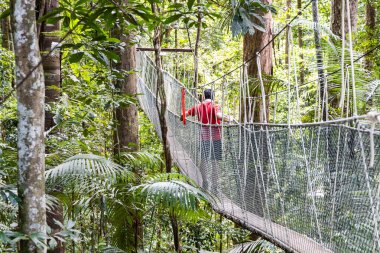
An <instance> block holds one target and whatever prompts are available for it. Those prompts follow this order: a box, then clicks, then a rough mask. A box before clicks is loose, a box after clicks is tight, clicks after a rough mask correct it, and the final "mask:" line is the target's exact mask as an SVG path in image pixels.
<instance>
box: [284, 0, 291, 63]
mask: <svg viewBox="0 0 380 253" xmlns="http://www.w3.org/2000/svg"><path fill="white" fill-rule="evenodd" d="M291 6H292V0H286V22H288V21H289V19H290V10H291ZM290 29H291V27H290V26H287V27H286V31H285V64H286V67H288V66H289V34H290Z"/></svg>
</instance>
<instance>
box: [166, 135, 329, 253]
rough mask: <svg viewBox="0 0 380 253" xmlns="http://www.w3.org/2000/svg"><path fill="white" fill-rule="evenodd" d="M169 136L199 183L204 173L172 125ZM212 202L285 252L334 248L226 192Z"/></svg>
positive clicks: (313, 252)
mask: <svg viewBox="0 0 380 253" xmlns="http://www.w3.org/2000/svg"><path fill="white" fill-rule="evenodd" d="M168 138H169V142H170V149H171V153H172V156H173V160H174V162H175V163H176V164H177V166H178V167H179V168H180V169H181V171H182V173H184V174H185V175H187V176H189V177H190V178H191V179H193V180H194V181H195V182H196V183H197V184H198V185H202V176H201V173H200V171H199V168H198V167H197V166H196V165H195V164H194V162H193V161H192V160H191V158H190V156H189V155H188V154H187V153H186V151H185V150H184V149H183V147H182V145H181V144H180V143H179V142H178V141H177V139H176V138H175V135H174V134H173V133H172V132H171V131H170V129H169V131H168ZM212 205H213V209H214V210H215V211H216V212H218V213H220V214H221V215H223V216H225V217H226V218H228V219H230V220H232V221H234V222H236V223H238V224H239V225H241V226H242V227H244V228H246V229H248V230H250V231H253V232H255V233H258V234H259V235H260V236H262V237H263V238H264V239H266V240H268V241H270V242H272V243H274V244H275V245H277V246H278V247H280V248H282V249H284V250H285V251H286V252H300V253H332V252H333V251H331V250H329V249H327V248H325V247H323V246H322V245H320V244H319V243H318V242H316V241H314V240H313V239H311V238H309V237H307V236H305V235H303V234H300V233H298V232H296V231H293V230H291V229H289V228H286V227H284V226H282V225H279V224H277V223H274V222H272V221H271V220H268V219H265V218H263V217H261V216H258V215H255V214H253V213H250V212H247V211H245V210H243V209H242V208H240V207H239V206H238V205H236V204H235V203H234V202H233V201H232V200H230V199H228V198H227V197H225V196H222V197H219V199H218V201H216V202H215V203H212Z"/></svg>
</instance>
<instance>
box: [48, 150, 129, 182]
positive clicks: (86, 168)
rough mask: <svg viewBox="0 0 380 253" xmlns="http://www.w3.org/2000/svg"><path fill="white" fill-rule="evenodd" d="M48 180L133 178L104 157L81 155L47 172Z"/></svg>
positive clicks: (122, 168) (125, 170)
mask: <svg viewBox="0 0 380 253" xmlns="http://www.w3.org/2000/svg"><path fill="white" fill-rule="evenodd" d="M45 176H46V179H47V180H48V181H49V180H50V181H54V180H56V179H67V178H69V179H70V180H72V179H79V180H80V179H83V178H93V177H108V178H116V177H119V176H126V177H131V176H132V173H131V172H130V171H128V170H127V169H126V168H125V167H122V166H120V165H118V164H116V163H114V162H112V161H110V160H108V159H106V158H104V157H101V156H97V155H93V154H79V155H75V156H73V157H70V158H69V159H67V160H66V161H65V162H64V163H62V164H60V165H58V166H56V167H55V168H53V169H50V170H47V171H46V173H45Z"/></svg>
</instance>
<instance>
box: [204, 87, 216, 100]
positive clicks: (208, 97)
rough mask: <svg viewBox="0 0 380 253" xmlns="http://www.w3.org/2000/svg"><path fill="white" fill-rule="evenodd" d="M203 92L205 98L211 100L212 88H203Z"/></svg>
mask: <svg viewBox="0 0 380 253" xmlns="http://www.w3.org/2000/svg"><path fill="white" fill-rule="evenodd" d="M203 94H204V97H205V99H211V100H213V99H214V92H213V91H212V89H207V90H205V91H204V92H203Z"/></svg>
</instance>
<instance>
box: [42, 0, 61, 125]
mask: <svg viewBox="0 0 380 253" xmlns="http://www.w3.org/2000/svg"><path fill="white" fill-rule="evenodd" d="M38 2H39V3H40V4H42V5H43V6H40V8H39V9H40V11H39V16H40V17H41V16H43V15H45V14H48V13H50V12H51V11H53V10H54V9H55V8H58V7H59V1H58V0H49V1H45V0H38ZM60 29H61V26H60V24H59V22H56V23H54V24H47V23H45V22H43V23H42V24H41V28H40V34H39V35H40V38H39V39H40V48H41V55H42V56H44V55H46V54H48V53H49V51H50V50H51V49H52V48H54V47H55V46H56V45H57V44H58V43H59V41H60V36H59V31H60ZM42 65H43V68H44V75H45V85H46V87H45V88H46V91H45V92H46V97H45V98H46V103H47V104H48V105H49V104H51V103H53V102H57V100H58V99H59V96H60V88H61V54H60V51H59V50H58V49H56V50H54V51H53V53H52V54H50V56H49V57H47V58H45V59H44V61H43V63H42ZM45 113H46V115H45V130H49V129H50V128H52V127H54V125H55V123H54V113H53V112H52V111H50V110H47V111H46V112H45Z"/></svg>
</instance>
